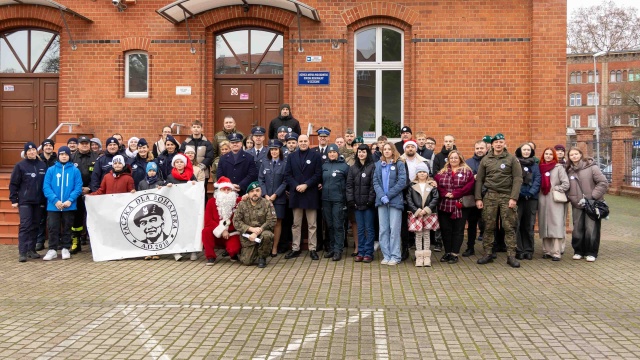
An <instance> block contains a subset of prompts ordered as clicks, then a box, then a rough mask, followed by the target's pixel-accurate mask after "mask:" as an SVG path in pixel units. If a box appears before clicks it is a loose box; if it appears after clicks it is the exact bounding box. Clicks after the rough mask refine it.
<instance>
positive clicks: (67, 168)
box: [43, 161, 82, 211]
mask: <svg viewBox="0 0 640 360" xmlns="http://www.w3.org/2000/svg"><path fill="white" fill-rule="evenodd" d="M43 191H44V196H45V197H46V198H47V211H73V210H76V209H77V207H76V204H77V200H78V197H79V196H80V195H82V174H80V170H78V169H77V168H76V167H75V165H74V164H73V163H72V162H71V161H67V162H66V163H64V164H63V163H61V162H59V161H58V162H57V163H55V165H53V166H52V167H50V168H49V169H48V170H47V174H46V175H45V176H44V187H43ZM67 200H68V201H71V206H69V207H68V208H64V209H63V210H58V208H56V203H57V202H58V201H61V202H65V201H67Z"/></svg>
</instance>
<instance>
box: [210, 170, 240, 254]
mask: <svg viewBox="0 0 640 360" xmlns="http://www.w3.org/2000/svg"><path fill="white" fill-rule="evenodd" d="M214 186H215V188H216V189H217V190H216V192H215V194H214V195H213V197H212V198H211V199H209V201H208V202H207V208H206V209H205V212H204V229H202V245H203V247H204V255H205V256H206V258H207V265H213V263H214V262H215V259H216V252H215V250H214V248H215V247H216V245H217V246H218V247H224V248H225V249H226V250H227V252H228V253H229V256H230V257H231V258H232V259H233V258H236V257H237V255H238V254H239V253H240V249H241V247H242V246H241V245H240V233H239V232H238V231H236V229H235V228H234V227H233V213H234V211H235V209H236V206H237V205H238V203H239V202H240V200H241V199H242V198H241V197H240V196H238V193H236V192H235V191H233V184H232V183H231V180H229V178H227V177H224V176H221V177H220V178H219V179H218V181H217V182H216V183H215V185H214ZM224 188H227V189H231V190H232V191H230V192H224V191H222V190H221V189H224ZM225 231H226V232H228V233H229V237H228V239H225V238H224V237H223V234H224V233H225Z"/></svg>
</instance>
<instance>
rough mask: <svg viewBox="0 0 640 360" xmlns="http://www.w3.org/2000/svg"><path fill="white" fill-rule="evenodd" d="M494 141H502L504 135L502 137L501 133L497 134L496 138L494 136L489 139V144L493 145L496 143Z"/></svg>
mask: <svg viewBox="0 0 640 360" xmlns="http://www.w3.org/2000/svg"><path fill="white" fill-rule="evenodd" d="M496 140H504V135H502V134H501V133H497V134H496V136H494V137H493V138H492V139H491V143H492V144H493V142H494V141H496Z"/></svg>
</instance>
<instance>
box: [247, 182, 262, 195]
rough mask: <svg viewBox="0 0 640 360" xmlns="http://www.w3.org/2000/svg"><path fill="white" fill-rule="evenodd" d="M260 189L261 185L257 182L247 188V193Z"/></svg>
mask: <svg viewBox="0 0 640 360" xmlns="http://www.w3.org/2000/svg"><path fill="white" fill-rule="evenodd" d="M259 187H260V183H259V182H257V181H254V182H252V183H251V184H249V186H247V193H248V192H250V191H251V190H253V189H256V188H259Z"/></svg>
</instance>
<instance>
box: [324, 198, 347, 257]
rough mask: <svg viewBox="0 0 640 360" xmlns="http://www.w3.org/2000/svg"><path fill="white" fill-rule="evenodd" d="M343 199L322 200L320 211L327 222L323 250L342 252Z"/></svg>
mask: <svg viewBox="0 0 640 360" xmlns="http://www.w3.org/2000/svg"><path fill="white" fill-rule="evenodd" d="M344 206H345V203H344V201H328V200H323V201H322V212H323V215H324V219H325V220H326V222H327V235H328V236H327V238H328V239H329V242H328V243H326V244H325V250H328V251H333V252H335V253H339V254H341V253H342V248H343V247H344V212H345V210H344Z"/></svg>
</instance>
